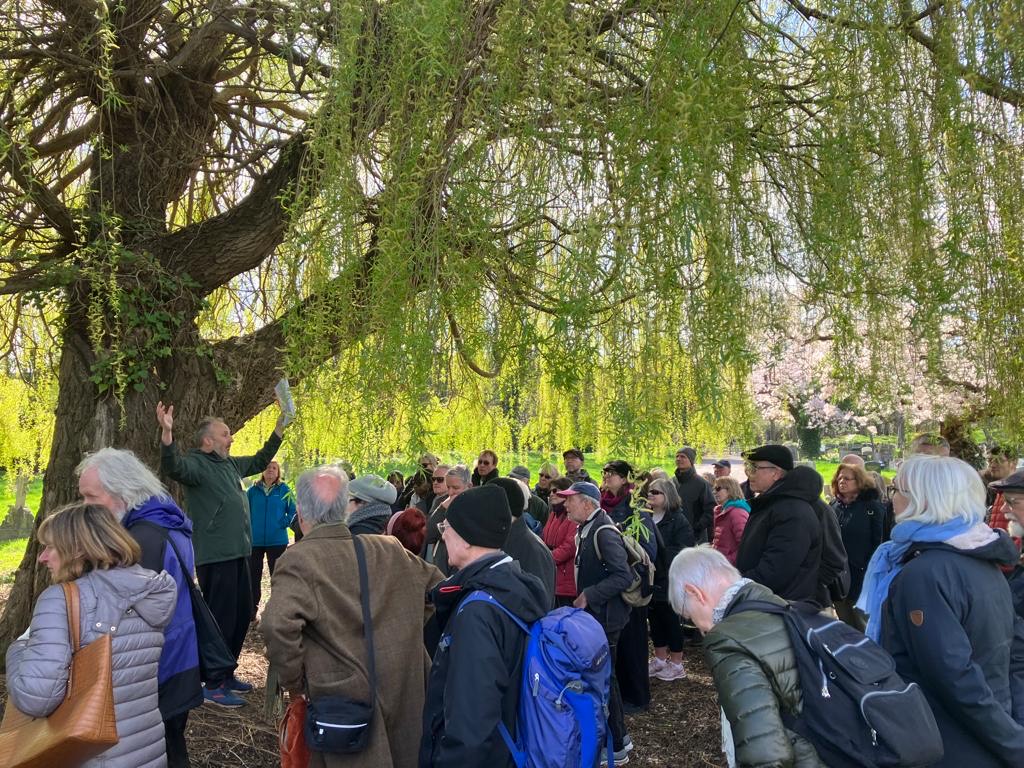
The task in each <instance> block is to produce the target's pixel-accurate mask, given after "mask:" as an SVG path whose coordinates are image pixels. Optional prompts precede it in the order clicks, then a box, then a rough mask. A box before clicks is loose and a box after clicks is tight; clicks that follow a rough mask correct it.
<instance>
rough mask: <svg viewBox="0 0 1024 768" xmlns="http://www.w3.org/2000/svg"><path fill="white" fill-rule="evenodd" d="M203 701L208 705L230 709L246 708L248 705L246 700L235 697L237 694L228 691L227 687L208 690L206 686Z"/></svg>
mask: <svg viewBox="0 0 1024 768" xmlns="http://www.w3.org/2000/svg"><path fill="white" fill-rule="evenodd" d="M203 701H204V702H205V703H207V704H216V705H217V706H218V707H226V708H228V709H238V707H244V706H245V704H246V702H245V699H240V698H239V697H238V696H235V694H233V693H232V692H231V691H229V690H228V687H227V686H226V685H224V686H221V687H220V688H207V687H205V686H204V687H203Z"/></svg>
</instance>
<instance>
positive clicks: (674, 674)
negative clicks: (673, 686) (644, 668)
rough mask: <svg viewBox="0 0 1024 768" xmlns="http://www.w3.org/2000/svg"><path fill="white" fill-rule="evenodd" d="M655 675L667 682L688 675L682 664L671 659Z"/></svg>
mask: <svg viewBox="0 0 1024 768" xmlns="http://www.w3.org/2000/svg"><path fill="white" fill-rule="evenodd" d="M654 676H655V677H656V678H658V679H659V680H664V681H665V682H666V683H671V682H672V681H673V680H682V679H683V678H684V677H686V670H685V669H683V665H682V664H676V663H675V662H674V661H670V662H668V663H667V664H666V665H665V666H664V667H663V668H662V669H660V670H658V672H657V673H656V674H655V675H654Z"/></svg>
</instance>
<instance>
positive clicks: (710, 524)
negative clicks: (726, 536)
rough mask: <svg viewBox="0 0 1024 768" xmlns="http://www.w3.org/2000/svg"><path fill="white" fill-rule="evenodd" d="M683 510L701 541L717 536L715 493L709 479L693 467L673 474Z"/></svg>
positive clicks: (695, 534) (694, 533) (698, 539)
mask: <svg viewBox="0 0 1024 768" xmlns="http://www.w3.org/2000/svg"><path fill="white" fill-rule="evenodd" d="M672 482H673V483H674V484H675V486H676V491H677V492H678V493H679V498H680V500H681V501H682V508H683V512H684V513H685V514H686V517H687V519H688V520H689V521H690V527H691V528H692V529H693V535H694V536H695V537H696V539H697V541H699V542H707V541H711V539H713V538H714V536H715V494H714V492H712V490H711V486H710V485H708V481H707V480H705V479H704V478H703V477H701V476H700V475H698V474H697V470H696V469H695V468H693V467H690V468H689V469H687V470H685V471H683V470H679V469H677V470H676V472H675V475H673V476H672Z"/></svg>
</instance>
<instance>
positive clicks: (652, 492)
mask: <svg viewBox="0 0 1024 768" xmlns="http://www.w3.org/2000/svg"><path fill="white" fill-rule="evenodd" d="M647 495H648V496H664V495H665V494H664V493H663V492H662V491H654V490H650V491H648V492H647Z"/></svg>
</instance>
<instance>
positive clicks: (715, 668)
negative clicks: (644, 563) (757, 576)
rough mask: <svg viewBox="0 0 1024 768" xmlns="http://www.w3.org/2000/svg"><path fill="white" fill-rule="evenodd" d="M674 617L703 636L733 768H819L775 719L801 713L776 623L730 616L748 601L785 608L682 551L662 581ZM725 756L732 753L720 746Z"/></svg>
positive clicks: (736, 575) (725, 568) (721, 559)
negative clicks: (729, 741)
mask: <svg viewBox="0 0 1024 768" xmlns="http://www.w3.org/2000/svg"><path fill="white" fill-rule="evenodd" d="M668 587H669V599H670V600H671V602H672V607H673V608H674V609H675V611H676V613H678V614H679V615H680V616H682V617H683V618H685V619H688V620H690V621H691V622H693V624H694V626H696V627H697V628H698V629H699V630H700V631H701V632H703V633H704V656H705V658H706V660H707V664H708V667H709V669H710V670H711V676H712V678H713V679H714V682H715V689H716V690H717V691H718V700H719V702H720V703H721V706H722V710H723V714H724V716H725V717H726V718H727V719H728V721H729V725H730V727H731V729H732V736H733V738H732V742H733V744H735V758H736V765H737V766H739V768H745V766H760V765H789V766H795V767H796V768H820V766H821V761H820V760H819V759H818V754H817V752H816V751H815V749H814V747H813V746H812V745H811V743H810V742H808V741H806V740H805V739H803V738H802V737H800V736H798V735H797V734H795V733H793V732H792V731H789V730H787V729H786V727H785V725H784V724H783V722H782V717H781V714H780V713H781V712H793V711H797V712H798V711H800V708H801V707H802V706H803V701H802V695H801V693H800V680H799V676H798V673H797V668H796V658H795V656H794V655H793V646H792V644H791V643H790V640H789V634H788V632H787V630H786V625H785V624H784V622H783V619H782V618H781V617H780V616H775V615H773V614H770V613H763V612H760V611H745V612H738V613H731V610H732V609H733V608H735V607H736V606H738V605H739V604H740V603H742V602H745V601H748V600H757V601H765V602H773V603H778V604H779V605H785V601H784V600H782V599H780V598H779V597H778V596H776V595H775V594H774V593H773V592H772V591H771V590H770V589H768V588H767V587H764V586H762V585H760V584H758V583H757V582H754V581H751V580H750V579H745V578H743V577H741V576H740V572H739V571H737V570H736V568H734V567H733V566H732V565H731V564H730V563H729V561H728V560H727V559H726V558H725V555H723V554H722V553H721V552H719V551H718V550H716V549H714V548H712V547H710V546H709V545H707V544H702V545H700V546H698V547H690V548H689V549H684V550H683V551H682V552H680V553H679V554H678V555H676V557H675V559H674V560H673V561H672V565H671V567H670V568H669V574H668ZM723 746H724V747H725V748H726V749H727V750H728V749H730V748H731V746H732V745H729V744H726V745H723Z"/></svg>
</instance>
